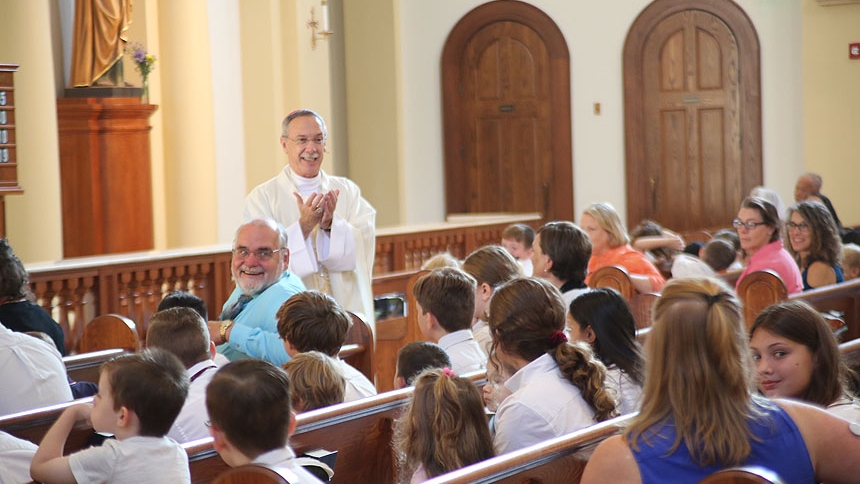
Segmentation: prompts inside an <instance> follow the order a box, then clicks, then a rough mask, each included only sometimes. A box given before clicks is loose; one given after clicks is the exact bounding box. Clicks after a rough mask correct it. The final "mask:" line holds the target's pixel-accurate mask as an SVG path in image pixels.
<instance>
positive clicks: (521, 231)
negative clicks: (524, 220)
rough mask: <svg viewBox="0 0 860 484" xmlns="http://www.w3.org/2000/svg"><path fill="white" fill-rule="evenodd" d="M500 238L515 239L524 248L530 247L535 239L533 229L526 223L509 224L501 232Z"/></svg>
mask: <svg viewBox="0 0 860 484" xmlns="http://www.w3.org/2000/svg"><path fill="white" fill-rule="evenodd" d="M502 239H503V240H504V239H508V240H516V241H517V242H519V243H521V244H523V247H524V248H526V249H531V248H532V244H534V241H535V229H533V228H531V227H529V226H528V225H526V224H511V225H508V226H507V227H505V230H504V231H503V232H502Z"/></svg>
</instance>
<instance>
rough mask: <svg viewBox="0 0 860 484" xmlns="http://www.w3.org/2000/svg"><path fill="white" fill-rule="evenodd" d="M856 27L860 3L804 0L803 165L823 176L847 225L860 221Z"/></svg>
mask: <svg viewBox="0 0 860 484" xmlns="http://www.w3.org/2000/svg"><path fill="white" fill-rule="evenodd" d="M858 27H860V5H858V4H854V5H834V6H830V7H822V6H821V5H819V4H818V2H816V1H815V0H803V59H804V65H803V85H804V92H805V93H806V96H805V97H804V98H803V109H804V114H805V116H804V118H803V128H804V141H805V143H806V145H805V149H804V151H803V154H804V156H805V162H804V168H805V169H806V170H808V171H814V172H817V173H818V174H820V175H821V176H822V178H823V179H824V187H823V190H822V192H824V193H825V194H826V195H827V196H828V197H829V198H830V200H831V201H832V202H833V205H834V206H835V207H836V209H837V210H838V213H839V218H840V219H842V223H843V224H845V225H849V226H854V225H860V204H858V203H857V180H860V59H858V60H849V59H848V44H849V43H856V42H860V28H858ZM813 94H814V95H813Z"/></svg>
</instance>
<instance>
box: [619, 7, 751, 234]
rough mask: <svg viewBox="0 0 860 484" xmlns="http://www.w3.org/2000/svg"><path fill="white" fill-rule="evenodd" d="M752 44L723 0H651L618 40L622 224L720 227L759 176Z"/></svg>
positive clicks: (739, 13) (741, 16)
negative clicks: (620, 58)
mask: <svg viewBox="0 0 860 484" xmlns="http://www.w3.org/2000/svg"><path fill="white" fill-rule="evenodd" d="M759 63H760V60H759V43H758V37H757V36H756V33H755V29H754V27H753V25H752V22H751V21H750V20H749V18H748V17H747V16H746V14H745V13H744V12H743V10H741V8H740V7H739V6H737V5H736V4H735V3H734V2H732V1H731V0H724V1H720V2H712V1H708V0H657V1H655V2H654V3H652V4H651V5H649V6H648V7H647V8H646V9H645V10H644V11H643V12H642V13H641V14H640V15H639V17H638V18H637V19H636V21H635V22H634V23H633V25H632V27H631V28H630V32H629V33H628V36H627V40H626V43H625V45H624V89H625V130H626V142H627V146H626V151H627V214H628V226H634V225H636V224H638V223H639V222H640V220H642V219H645V218H650V219H654V220H657V221H658V222H660V223H661V224H663V225H664V226H666V227H669V228H672V229H674V230H680V231H693V230H699V229H714V228H721V227H727V226H729V225H730V224H731V220H732V219H733V218H734V217H735V215H736V214H737V210H738V205H739V203H740V201H741V200H742V199H743V197H744V196H746V194H748V193H749V191H750V190H751V189H752V188H753V187H754V186H756V185H760V184H761V182H762V160H761V92H760V91H761V87H760V64H759Z"/></svg>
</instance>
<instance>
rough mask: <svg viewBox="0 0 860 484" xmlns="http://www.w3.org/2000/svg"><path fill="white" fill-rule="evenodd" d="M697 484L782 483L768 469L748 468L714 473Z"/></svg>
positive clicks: (735, 468) (733, 468)
mask: <svg viewBox="0 0 860 484" xmlns="http://www.w3.org/2000/svg"><path fill="white" fill-rule="evenodd" d="M699 484H783V481H782V480H781V479H780V478H779V476H777V475H776V473H775V472H773V471H771V470H769V469H765V468H763V467H754V466H748V467H732V468H729V469H723V470H721V471H717V472H714V473H713V474H711V475H709V476H708V477H706V478H704V479H702V480H701V481H699Z"/></svg>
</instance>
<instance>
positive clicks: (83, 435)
mask: <svg viewBox="0 0 860 484" xmlns="http://www.w3.org/2000/svg"><path fill="white" fill-rule="evenodd" d="M92 401H93V399H92V397H87V398H81V399H78V400H73V401H71V402H67V403H61V404H58V405H50V406H47V407H40V408H35V409H33V410H26V411H24V412H19V413H13V414H10V415H4V416H2V417H0V430H2V431H4V432H6V433H8V434H11V435H14V436H15V437H18V438H21V439H25V440H29V441H30V442H33V443H34V444H38V443H40V442H41V441H42V437H44V436H45V434H46V433H47V432H48V429H50V428H51V426H52V425H54V422H56V421H57V419H58V418H59V417H60V414H61V413H63V410H65V409H66V408H68V407H71V406H72V405H77V404H79V403H92ZM94 433H95V431H94V430H93V428H92V426H91V425H89V424H87V423H85V422H78V423H77V424H75V426H74V428H72V432H71V433H70V434H69V438H68V439H67V440H66V446H65V453H66V454H68V453H70V452H75V451H77V450H80V449H83V448H84V447H86V446H87V445H89V442H90V439H91V438H92V436H93V434H94Z"/></svg>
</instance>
